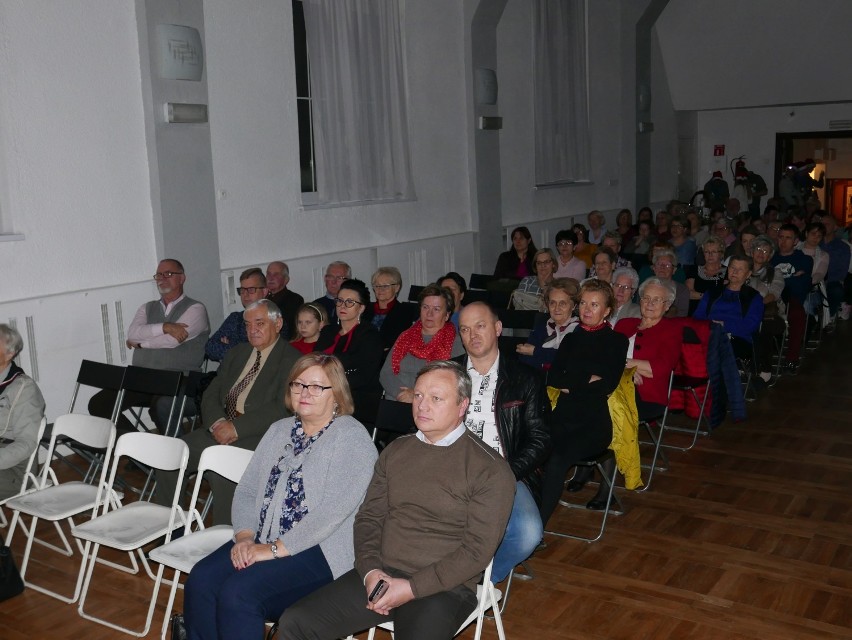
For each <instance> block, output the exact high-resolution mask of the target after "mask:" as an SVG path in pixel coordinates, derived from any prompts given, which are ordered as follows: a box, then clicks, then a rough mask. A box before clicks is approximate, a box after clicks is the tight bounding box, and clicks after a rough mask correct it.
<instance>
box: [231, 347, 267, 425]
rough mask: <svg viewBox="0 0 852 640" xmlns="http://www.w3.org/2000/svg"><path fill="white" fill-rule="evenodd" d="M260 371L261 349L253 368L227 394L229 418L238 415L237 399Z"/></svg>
mask: <svg viewBox="0 0 852 640" xmlns="http://www.w3.org/2000/svg"><path fill="white" fill-rule="evenodd" d="M258 371H260V351H258V352H257V358H255V361H254V364H253V365H252V367H251V369H249V370H248V372H247V373H246V375H245V376H243V379H242V380H240V381H239V382H237V384H235V385H234V386H233V387H231V390H230V391H228V395H227V396H225V415H226V416H227V417H228V420H233V419H234V418H236V417H237V399H238V398H239V397H240V394H241V393H242V392H243V391H245V389H246V387H248V386H249V385H250V384H251V382H252V380H254V378H255V376H256V375H257V372H258Z"/></svg>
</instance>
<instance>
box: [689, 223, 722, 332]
mask: <svg viewBox="0 0 852 640" xmlns="http://www.w3.org/2000/svg"><path fill="white" fill-rule="evenodd" d="M726 248H727V245H726V244H725V241H724V240H723V239H722V238H719V237H718V236H710V237H709V238H707V239H706V240H705V241H704V242H703V243H702V244H701V250H702V252H703V253H704V264H703V265H693V266H690V267H688V268H687V269H686V286H687V288H688V289H689V313H690V315H692V314H693V313H695V309H696V308H697V307H698V301H699V300H701V297H702V296H703V295H704V293H705V292H706V291H711V290H712V291H716V292H719V291H722V290H723V289H724V288H725V266H724V265H723V264H722V258H724V257H725V249H726Z"/></svg>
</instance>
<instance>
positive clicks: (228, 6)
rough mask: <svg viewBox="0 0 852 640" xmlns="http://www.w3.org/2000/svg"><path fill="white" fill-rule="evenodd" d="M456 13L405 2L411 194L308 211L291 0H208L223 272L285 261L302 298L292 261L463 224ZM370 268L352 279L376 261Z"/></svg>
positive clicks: (433, 0)
mask: <svg viewBox="0 0 852 640" xmlns="http://www.w3.org/2000/svg"><path fill="white" fill-rule="evenodd" d="M462 9H463V7H462V5H461V3H459V2H456V1H455V0H417V1H413V2H407V3H405V13H404V20H405V46H406V51H405V54H406V63H407V70H408V74H407V76H408V92H409V94H408V105H409V113H408V116H409V130H410V135H411V138H410V141H411V154H412V168H413V172H414V182H415V190H416V194H417V196H416V199H415V200H413V201H410V202H400V203H394V204H381V205H370V206H359V207H337V208H326V209H309V210H305V209H304V208H303V207H302V206H301V204H300V203H301V194H300V191H299V171H298V136H297V134H298V131H297V118H296V108H295V107H296V87H295V75H294V71H293V43H292V27H291V23H292V17H291V11H290V3H289V2H280V1H278V0H245V1H241V2H239V3H236V2H232V1H231V0H207V1H206V2H205V7H204V10H205V23H206V31H207V47H208V61H209V66H208V79H209V92H210V114H211V115H210V118H211V133H212V143H213V166H214V175H215V183H216V189H217V197H218V198H219V199H218V202H217V214H218V223H219V233H220V252H221V259H222V266H223V268H225V269H228V268H233V267H237V266H242V265H245V264H252V263H255V262H261V263H262V262H266V261H269V260H274V259H284V260H287V262H288V264H289V265H290V269H291V274H292V276H293V279H294V283H293V288H294V290H297V291H299V290H300V288H301V289H302V291H300V292H301V293H302V294H303V295H305V296H310V295H311V294H312V293H316V294H319V293H320V292H321V290H322V288H321V285H320V286H319V290H317V287H314V290H313V292H311V291H305V290H304V288H305V286H307V284H308V283H306V282H305V279H304V274H296V273H295V271H294V268H293V265H294V264H296V263H297V262H298V260H299V259H302V258H314V257H317V258H318V260H319V262H320V263H327V261H328V259H329V258H331V257H333V256H334V257H336V256H344V255H347V254H348V253H349V252H353V251H354V252H359V251H368V252H369V251H375V249H374V248H375V247H383V246H386V245H391V244H397V243H407V242H411V241H416V240H420V239H426V238H431V237H435V236H439V235H453V234H458V233H465V232H470V231H471V216H470V203H469V183H468V174H467V162H468V157H467V151H468V144H467V128H466V110H465V105H466V85H465V79H464V56H463V28H464V20H463V15H462V13H463V11H462ZM373 259H376V258H375V255H374V256H373ZM369 263H370V261H369V260H368V261H367V263H365V265H364V266H365V267H366V268H362V269H359V270H358V275H359V276H362V277H364V276H366V277H369V275H370V273H371V269H372V268H373V267H375V266H377V265H375V264H369ZM437 275H440V274H438V273H429V274H428V277H436V276H437Z"/></svg>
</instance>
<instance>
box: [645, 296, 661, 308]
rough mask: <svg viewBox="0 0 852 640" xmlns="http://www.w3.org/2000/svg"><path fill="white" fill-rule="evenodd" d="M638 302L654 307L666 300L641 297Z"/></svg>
mask: <svg viewBox="0 0 852 640" xmlns="http://www.w3.org/2000/svg"><path fill="white" fill-rule="evenodd" d="M639 301H640V302H644V303H645V304H647V305H649V306H651V307H656V306H657V305H659V304H663V303H664V302H665V301H666V300H665V298H656V297H655V298H652V297H651V296H642V297H641V298H639Z"/></svg>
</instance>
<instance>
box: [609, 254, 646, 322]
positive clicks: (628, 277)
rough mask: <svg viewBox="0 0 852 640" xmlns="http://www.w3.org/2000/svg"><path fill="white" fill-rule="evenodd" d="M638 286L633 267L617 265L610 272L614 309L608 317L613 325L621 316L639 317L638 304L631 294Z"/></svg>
mask: <svg viewBox="0 0 852 640" xmlns="http://www.w3.org/2000/svg"><path fill="white" fill-rule="evenodd" d="M638 288H639V274H638V273H636V269H634V268H633V267H619V268H618V269H616V270H615V272H614V273H613V274H612V289H613V291H615V311H613V312H612V317H611V318H610V319H609V322H610V324H611V325H612V326H613V327H614V326H615V325H616V324H617V323H618V321H619V320H621V319H622V318H641V317H642V313H641V312H640V311H639V305H638V304H636V303H635V302H633V295H634V294H635V293H636V290H637V289H638Z"/></svg>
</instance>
